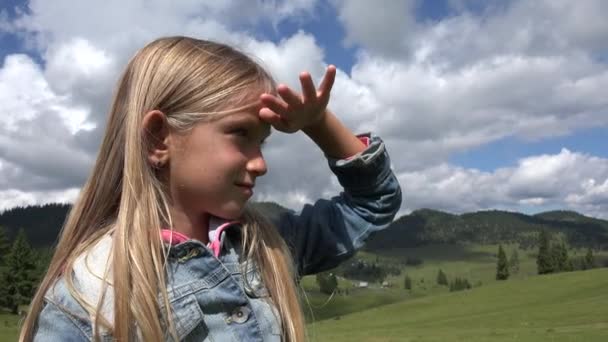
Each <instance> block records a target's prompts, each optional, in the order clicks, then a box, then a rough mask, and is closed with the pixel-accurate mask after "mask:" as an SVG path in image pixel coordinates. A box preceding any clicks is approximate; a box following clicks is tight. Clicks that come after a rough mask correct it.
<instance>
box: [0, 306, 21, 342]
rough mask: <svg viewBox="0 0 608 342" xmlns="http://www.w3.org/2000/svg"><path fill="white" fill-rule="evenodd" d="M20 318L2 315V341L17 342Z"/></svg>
mask: <svg viewBox="0 0 608 342" xmlns="http://www.w3.org/2000/svg"><path fill="white" fill-rule="evenodd" d="M18 323H19V316H16V315H10V314H5V313H0V341H1V342H5V341H6V342H9V341H17V338H18V337H19V330H18V329H17V327H18Z"/></svg>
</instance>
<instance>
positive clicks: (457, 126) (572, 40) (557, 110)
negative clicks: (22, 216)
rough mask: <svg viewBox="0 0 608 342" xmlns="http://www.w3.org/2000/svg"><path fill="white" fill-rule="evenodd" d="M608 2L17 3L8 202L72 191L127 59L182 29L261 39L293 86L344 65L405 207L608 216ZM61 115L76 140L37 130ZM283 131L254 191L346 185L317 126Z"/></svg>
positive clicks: (297, 191) (344, 90)
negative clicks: (321, 150) (314, 130)
mask: <svg viewBox="0 0 608 342" xmlns="http://www.w3.org/2000/svg"><path fill="white" fill-rule="evenodd" d="M15 6H20V7H21V8H22V9H26V11H20V12H15V11H14V10H13V8H14V7H15ZM607 6H608V5H607V4H606V2H602V1H601V0H600V1H587V2H583V3H579V2H569V1H565V0H556V1H549V0H539V1H538V2H534V3H531V2H528V1H523V0H513V1H479V0H441V1H417V0H396V1H380V2H377V3H376V2H366V1H343V0H332V1H315V0H300V1H295V0H293V1H258V2H251V1H238V0H235V1H226V2H221V3H220V2H214V3H209V2H204V1H198V0H192V1H188V2H182V3H180V6H169V7H167V5H166V3H164V2H162V1H152V2H149V3H147V4H146V5H142V4H141V3H139V2H129V3H128V5H123V4H122V2H120V1H108V2H101V1H84V2H79V5H78V6H74V5H73V3H70V2H69V1H67V0H66V1H64V0H59V1H57V2H53V5H51V4H49V3H45V2H44V1H31V2H25V1H15V0H10V1H4V2H3V4H2V9H1V11H2V13H3V15H2V16H0V18H2V19H0V59H1V60H2V61H3V63H2V69H0V89H4V94H5V95H4V96H2V97H0V101H2V102H3V105H4V107H5V108H9V110H10V111H11V119H10V120H9V124H8V126H7V127H8V128H4V129H2V130H0V173H3V175H0V176H4V179H6V181H4V182H0V210H1V209H2V208H7V207H11V206H14V205H23V204H32V203H41V202H44V201H51V200H59V201H70V200H72V199H73V198H74V196H75V194H77V192H78V189H79V187H80V186H81V184H82V182H83V180H84V179H86V176H87V174H88V171H89V169H90V167H91V165H92V161H93V160H94V157H95V154H96V152H97V151H96V148H97V146H98V140H99V139H100V137H101V134H102V132H103V128H104V127H103V122H104V119H105V114H106V113H105V111H106V110H107V106H108V105H109V101H110V95H111V92H112V88H113V86H114V82H115V81H116V78H117V75H118V74H119V72H120V70H121V68H122V67H124V63H125V62H126V60H128V58H129V57H130V56H131V55H132V54H133V53H134V52H135V50H136V49H137V48H138V47H141V46H143V45H144V44H145V43H146V42H148V41H150V40H152V39H154V38H156V37H158V36H162V35H169V34H185V35H194V36H198V37H201V38H208V39H214V40H221V41H225V42H227V43H230V44H233V45H235V46H238V47H239V48H242V49H243V50H245V51H248V52H251V53H252V54H254V55H256V56H258V57H259V58H261V59H262V60H263V61H264V62H265V63H266V66H267V67H268V68H269V69H270V71H271V72H272V73H273V74H274V75H275V77H276V78H277V79H278V80H279V81H280V82H285V83H287V84H290V85H294V80H295V79H296V77H297V73H298V72H299V71H302V70H309V71H311V72H312V73H313V75H315V76H317V77H318V76H319V75H320V74H321V73H322V70H323V67H324V66H325V65H327V64H329V63H331V64H334V65H336V66H337V67H338V68H339V75H338V79H337V81H336V85H335V87H334V91H333V95H332V102H331V103H330V107H331V108H332V110H335V111H336V112H337V114H338V115H339V116H340V117H341V119H342V120H343V121H344V122H345V123H346V124H347V125H348V126H349V127H350V128H352V129H353V131H365V130H372V131H374V132H375V133H377V134H379V135H380V136H381V137H382V138H383V139H384V140H385V142H386V144H387V147H388V148H389V151H391V156H392V161H393V164H394V169H395V172H396V173H397V174H398V176H399V179H400V181H401V182H402V186H403V188H404V189H405V190H406V196H407V194H409V195H410V196H409V197H408V198H409V201H406V202H405V203H404V206H403V208H402V213H406V212H409V211H411V210H414V209H417V208H420V207H432V208H435V209H441V210H447V211H452V212H465V211H473V210H484V209H492V208H499V209H506V210H519V211H524V212H529V213H534V212H538V211H542V210H546V209H547V208H563V209H571V210H578V211H581V212H583V213H586V214H588V215H593V216H598V217H608V214H607V212H608V204H607V203H608V147H607V146H608V144H606V138H605V137H606V136H608V100H606V99H605V95H603V92H602V91H601V89H605V87H606V86H608V59H607V58H605V57H606V56H607V54H606V51H608V43H607V42H608V25H607V24H606V23H605V20H604V19H603V18H605V15H606V14H608V7H607ZM243 13H247V15H244V14H243ZM581 17H584V18H586V22H581V21H580V20H579V19H578V18H581ZM66 18H71V19H70V20H67V19H66ZM78 18H79V19H78ZM159 21H160V22H163V25H155V24H154V23H157V22H159ZM547 22H551V23H553V24H552V25H549V26H548V25H544V24H543V23H547ZM26 47H27V48H26ZM19 56H21V57H19ZM45 118H46V119H45ZM50 118H54V119H53V120H55V122H62V125H64V126H65V129H66V130H67V131H69V132H71V134H72V136H69V137H65V136H59V135H53V134H51V133H48V134H45V135H42V136H41V135H40V134H32V133H31V132H34V131H35V130H36V129H39V128H40V127H46V126H45V125H47V123H46V120H51V119H50ZM273 139H274V140H275V141H274V143H275V145H273V141H270V142H269V148H268V153H267V159H268V160H269V161H270V162H271V165H275V167H274V168H272V170H271V172H270V173H269V175H270V177H266V178H265V180H264V181H263V182H261V185H260V187H261V189H260V191H259V192H258V195H257V196H258V197H257V199H258V200H275V201H277V202H280V203H282V204H284V205H287V206H289V207H292V208H298V207H299V206H301V205H302V204H303V203H305V202H309V201H312V200H314V199H315V198H318V197H324V196H329V195H331V194H332V193H335V192H337V191H339V188H337V187H336V183H335V180H332V178H331V177H330V178H327V172H328V171H327V169H325V166H324V163H323V160H322V156H320V155H319V154H318V153H317V152H316V151H315V150H314V146H311V145H310V144H309V142H307V141H306V139H305V138H303V137H302V136H300V135H296V136H295V137H293V138H291V137H285V136H277V137H276V138H274V137H273ZM12 144H18V146H20V147H19V148H15V147H14V146H13V145H12ZM41 144H44V148H39V146H41ZM281 146H290V147H291V148H294V149H298V150H299V151H300V150H302V151H305V152H303V155H302V156H301V157H302V158H304V159H305V160H307V161H310V163H311V165H317V164H318V165H319V166H315V167H313V168H312V169H311V170H309V171H308V173H307V174H306V175H305V176H304V175H302V176H303V177H307V178H306V179H309V178H310V180H311V182H312V183H310V184H307V186H303V185H302V186H299V185H298V184H297V183H294V182H293V181H292V179H291V178H290V177H289V176H288V175H295V176H296V177H298V175H297V174H298V173H299V172H302V171H301V170H300V169H299V168H295V167H292V166H290V165H295V164H297V163H298V161H297V160H290V159H289V158H290V157H286V156H285V155H284V154H281V153H284V152H281V151H283V150H282V149H281V148H280V147H281ZM20 149H21V150H20ZM25 149H27V150H25ZM39 150H40V152H39V153H42V151H44V155H38V154H37V153H36V151H39ZM16 151H19V152H16ZM49 155H61V156H62V160H64V161H65V164H66V166H65V167H66V168H68V165H71V166H72V167H71V168H70V171H69V172H65V171H61V170H56V169H54V168H56V163H54V162H53V161H52V160H49V158H48V156H49ZM26 157H27V158H26ZM48 170H54V171H53V172H51V173H49V171H48ZM33 180H35V181H33ZM524 190H525V191H524ZM530 194H539V195H538V196H536V195H535V196H536V197H534V196H532V195H530Z"/></svg>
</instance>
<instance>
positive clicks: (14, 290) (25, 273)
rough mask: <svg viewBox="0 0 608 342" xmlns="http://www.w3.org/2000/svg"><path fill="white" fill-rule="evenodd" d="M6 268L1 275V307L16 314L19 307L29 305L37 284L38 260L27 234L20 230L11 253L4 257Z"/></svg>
mask: <svg viewBox="0 0 608 342" xmlns="http://www.w3.org/2000/svg"><path fill="white" fill-rule="evenodd" d="M4 263H5V265H6V266H5V267H4V270H3V271H2V273H1V274H0V278H1V280H0V283H1V284H3V286H2V287H0V306H3V307H6V308H8V309H10V311H11V312H12V313H14V314H17V313H18V311H19V305H22V304H27V303H28V302H29V301H30V299H31V297H32V295H33V291H34V288H35V286H36V282H37V275H36V260H35V255H34V252H33V251H32V249H31V247H30V245H29V243H28V241H27V237H26V235H25V232H24V231H23V229H21V230H19V233H18V234H17V237H16V238H15V240H14V241H13V244H12V247H11V250H10V252H9V253H8V254H7V255H5V256H4Z"/></svg>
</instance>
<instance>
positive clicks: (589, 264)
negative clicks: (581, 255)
mask: <svg viewBox="0 0 608 342" xmlns="http://www.w3.org/2000/svg"><path fill="white" fill-rule="evenodd" d="M594 267H595V260H594V258H593V251H592V250H591V248H587V254H586V255H585V260H584V261H583V269H585V270H589V269H592V268H594Z"/></svg>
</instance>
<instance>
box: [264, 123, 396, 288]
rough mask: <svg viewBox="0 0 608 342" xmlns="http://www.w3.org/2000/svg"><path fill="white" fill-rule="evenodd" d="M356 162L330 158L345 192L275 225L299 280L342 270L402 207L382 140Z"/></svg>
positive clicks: (283, 217) (373, 138)
mask: <svg viewBox="0 0 608 342" xmlns="http://www.w3.org/2000/svg"><path fill="white" fill-rule="evenodd" d="M370 138H371V143H370V145H369V146H368V147H367V148H366V149H365V150H364V151H362V152H360V153H359V154H357V155H356V156H354V158H347V159H334V158H331V157H328V164H329V167H330V169H331V171H332V172H333V173H334V174H335V175H336V176H337V178H338V181H339V182H340V184H341V185H342V187H343V191H342V192H341V193H340V194H339V195H338V196H335V197H333V198H331V199H329V200H326V199H321V200H318V201H317V202H315V203H314V204H307V205H305V206H304V207H303V209H302V211H301V212H300V213H295V212H293V211H289V212H287V213H285V214H283V215H281V216H280V217H279V219H278V221H277V222H275V224H276V225H277V228H278V230H279V232H280V234H281V236H283V238H284V239H285V241H286V243H287V245H288V247H289V248H290V250H291V253H292V255H293V257H294V261H295V263H296V267H297V271H298V275H299V276H304V275H307V274H314V273H318V272H322V271H325V270H328V269H331V268H334V267H336V266H338V264H340V263H341V262H343V261H344V260H346V259H348V258H349V257H351V256H352V255H353V254H354V253H355V251H356V250H357V249H359V248H361V247H362V246H363V244H364V242H365V240H366V239H367V238H368V237H369V236H370V234H372V233H374V232H376V231H379V230H382V229H385V228H387V227H388V226H389V225H390V224H391V222H392V221H393V219H394V217H395V215H396V214H397V211H398V210H399V208H400V207H401V187H400V185H399V182H398V181H397V178H396V177H395V175H394V174H393V172H392V171H391V169H390V158H389V156H388V153H387V151H386V148H385V146H384V143H383V142H382V140H381V139H380V138H379V137H377V136H374V135H370Z"/></svg>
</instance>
